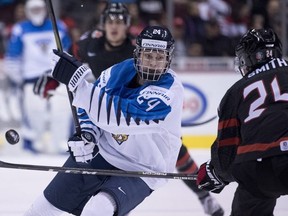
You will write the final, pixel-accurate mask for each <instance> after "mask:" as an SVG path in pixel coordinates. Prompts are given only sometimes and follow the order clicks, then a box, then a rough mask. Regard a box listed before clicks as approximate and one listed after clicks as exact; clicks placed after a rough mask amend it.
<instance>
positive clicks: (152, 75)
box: [134, 48, 172, 81]
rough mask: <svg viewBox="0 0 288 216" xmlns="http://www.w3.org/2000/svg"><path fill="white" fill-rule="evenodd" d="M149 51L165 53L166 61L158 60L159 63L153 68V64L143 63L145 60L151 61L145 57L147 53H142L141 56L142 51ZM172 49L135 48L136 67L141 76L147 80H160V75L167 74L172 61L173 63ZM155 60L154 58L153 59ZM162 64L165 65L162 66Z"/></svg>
mask: <svg viewBox="0 0 288 216" xmlns="http://www.w3.org/2000/svg"><path fill="white" fill-rule="evenodd" d="M147 51H148V52H149V53H160V54H163V52H164V54H165V56H166V58H165V60H164V61H157V62H158V63H159V64H157V65H156V66H154V67H153V68H151V67H152V66H149V65H143V62H144V61H146V62H147V61H150V60H149V59H144V58H145V55H142V57H141V53H142V52H143V53H144V52H146V53H147ZM171 53H172V51H167V50H161V49H151V48H136V50H135V56H134V59H135V67H136V70H137V73H138V75H139V77H140V78H141V79H142V80H145V81H158V80H159V79H160V77H161V76H162V75H163V74H165V73H166V72H167V71H168V69H169V67H170V63H171V58H172V54H171ZM152 61H154V60H152ZM162 65H164V66H163V67H162Z"/></svg>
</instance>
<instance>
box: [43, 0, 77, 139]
mask: <svg viewBox="0 0 288 216" xmlns="http://www.w3.org/2000/svg"><path fill="white" fill-rule="evenodd" d="M46 4H47V8H48V14H49V17H50V20H51V23H52V27H53V32H54V38H55V41H56V46H57V49H58V50H59V51H63V47H62V43H61V39H60V36H59V31H58V27H57V22H56V17H55V13H54V9H53V5H52V2H51V0H46ZM66 89H67V93H68V97H69V102H70V107H71V111H72V116H73V121H74V126H75V130H76V133H77V134H80V133H81V127H80V123H79V120H78V117H77V111H76V108H75V107H74V106H73V105H72V101H73V94H72V93H71V92H70V91H69V90H68V87H66Z"/></svg>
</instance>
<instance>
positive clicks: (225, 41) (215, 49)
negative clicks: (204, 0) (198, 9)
mask: <svg viewBox="0 0 288 216" xmlns="http://www.w3.org/2000/svg"><path fill="white" fill-rule="evenodd" d="M201 43H202V46H203V55H204V56H233V55H234V47H232V45H231V39H230V38H229V37H227V36H225V35H223V34H222V33H221V31H220V27H219V24H218V22H217V21H216V20H210V21H207V22H206V24H205V37H204V38H203V40H202V41H201Z"/></svg>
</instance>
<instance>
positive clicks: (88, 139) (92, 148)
mask: <svg viewBox="0 0 288 216" xmlns="http://www.w3.org/2000/svg"><path fill="white" fill-rule="evenodd" d="M68 148H69V152H70V155H71V156H72V157H73V159H74V160H75V161H76V162H79V163H89V162H90V161H91V160H92V159H93V158H94V157H95V156H96V155H97V154H98V152H99V149H98V147H97V145H96V140H95V137H94V136H93V135H92V134H91V133H89V132H82V134H81V136H79V135H74V136H72V137H70V138H69V140H68Z"/></svg>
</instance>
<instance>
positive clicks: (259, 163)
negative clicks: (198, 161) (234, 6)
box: [197, 29, 288, 216]
mask: <svg viewBox="0 0 288 216" xmlns="http://www.w3.org/2000/svg"><path fill="white" fill-rule="evenodd" d="M235 52H236V59H235V63H236V64H235V66H236V68H237V70H238V71H239V72H240V73H241V75H242V76H243V78H242V79H241V80H239V81H238V82H236V83H235V84H234V85H233V86H232V87H231V88H230V89H229V90H228V91H227V92H226V94H225V95H224V97H223V99H222V100H221V103H220V107H219V124H218V136H217V139H216V141H215V142H214V144H213V146H212V148H211V157H212V158H211V161H208V162H206V163H204V164H203V165H201V167H200V169H199V173H198V179H197V184H199V187H200V188H202V189H205V190H209V191H213V192H215V193H220V192H221V191H222V189H223V188H224V187H225V186H226V185H227V184H228V183H229V182H232V181H236V182H238V187H237V190H236V192H235V195H234V199H233V203H232V213H231V215H232V216H236V215H237V216H244V215H245V216H255V215H271V216H272V215H273V211H274V207H275V205H276V200H277V198H279V197H280V196H281V195H287V194H288V183H287V182H288V172H287V170H288V154H287V150H288V149H287V141H288V128H287V120H288V117H287V116H288V73H287V70H288V62H287V61H286V60H284V59H283V58H282V45H281V42H280V40H279V39H278V36H277V35H276V34H275V32H274V31H273V30H272V29H251V30H249V31H248V32H247V33H246V34H245V35H244V36H243V37H242V39H241V40H240V42H239V44H238V45H237V46H236V48H235Z"/></svg>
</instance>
